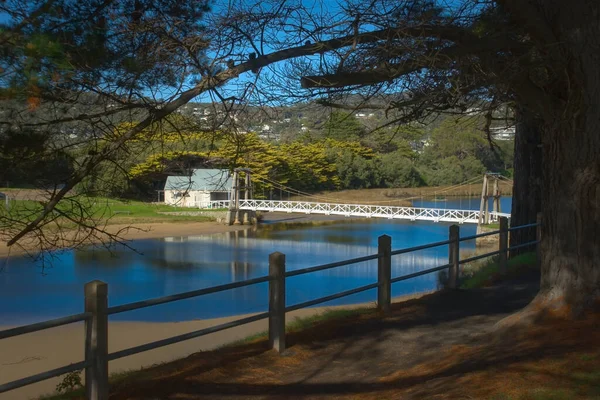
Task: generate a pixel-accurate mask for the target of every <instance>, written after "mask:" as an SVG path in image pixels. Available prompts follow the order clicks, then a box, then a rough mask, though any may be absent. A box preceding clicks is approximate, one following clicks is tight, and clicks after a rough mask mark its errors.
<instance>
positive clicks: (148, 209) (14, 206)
mask: <svg viewBox="0 0 600 400" xmlns="http://www.w3.org/2000/svg"><path fill="white" fill-rule="evenodd" d="M42 209H43V205H42V204H41V203H40V202H38V201H33V200H11V201H10V209H9V211H7V210H6V209H5V208H4V207H0V217H3V216H4V217H9V218H13V219H18V220H21V221H31V220H33V219H34V218H36V217H37V216H38V215H39V213H40V212H41V211H42ZM182 211H190V212H196V211H207V210H199V209H195V208H182V207H175V206H170V205H166V204H152V203H144V202H141V201H127V200H118V199H109V198H99V197H84V196H78V197H74V198H72V199H66V200H64V201H62V202H61V203H60V204H59V206H58V207H57V211H56V212H55V213H59V212H64V213H65V214H67V215H70V216H74V219H78V218H77V217H81V216H85V217H86V218H87V219H88V220H90V219H93V220H95V221H96V223H102V224H112V225H114V224H134V223H154V222H201V221H210V220H211V218H210V217H207V216H202V215H194V216H190V215H168V214H160V213H161V212H182ZM210 211H222V210H215V209H213V210H210ZM61 225H62V226H63V227H65V226H67V227H68V225H69V221H68V219H67V218H65V217H62V218H61ZM73 226H75V224H74V223H73Z"/></svg>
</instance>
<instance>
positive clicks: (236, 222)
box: [233, 170, 242, 225]
mask: <svg viewBox="0 0 600 400" xmlns="http://www.w3.org/2000/svg"><path fill="white" fill-rule="evenodd" d="M233 179H234V181H235V218H234V219H233V224H234V225H241V224H242V222H241V221H240V173H239V171H237V170H236V171H235V173H234V178H233Z"/></svg>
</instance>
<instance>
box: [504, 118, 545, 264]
mask: <svg viewBox="0 0 600 400" xmlns="http://www.w3.org/2000/svg"><path fill="white" fill-rule="evenodd" d="M515 116H516V121H517V123H516V134H515V156H514V178H513V197H512V210H511V218H510V219H511V225H512V226H521V225H527V224H531V223H534V222H535V221H536V217H537V214H538V213H539V212H540V211H541V207H542V145H541V129H542V121H541V120H540V119H539V118H536V117H535V116H533V115H532V114H531V113H530V112H528V110H526V109H524V108H521V107H518V108H517V109H516V110H515ZM535 239H536V228H526V229H520V230H517V231H513V232H511V234H510V247H513V246H518V245H520V244H524V243H528V242H532V241H534V240H535ZM531 251H533V247H530V248H529V247H528V248H520V249H516V250H513V251H511V252H510V256H511V257H514V256H517V255H519V254H523V253H527V252H531Z"/></svg>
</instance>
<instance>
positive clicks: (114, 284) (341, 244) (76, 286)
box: [0, 200, 509, 325]
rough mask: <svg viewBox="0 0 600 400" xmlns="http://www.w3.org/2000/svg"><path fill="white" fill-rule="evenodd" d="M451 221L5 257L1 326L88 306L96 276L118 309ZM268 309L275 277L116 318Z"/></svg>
mask: <svg viewBox="0 0 600 400" xmlns="http://www.w3.org/2000/svg"><path fill="white" fill-rule="evenodd" d="M463 201H464V200H463ZM435 204H438V205H439V202H435ZM447 204H448V208H455V207H454V206H451V204H452V203H451V202H450V201H448V202H447ZM462 206H463V207H465V206H466V205H465V204H464V203H463V204H462ZM477 207H478V206H477ZM440 208H441V207H440ZM503 210H507V211H508V210H509V209H508V208H506V209H505V208H503ZM448 227H449V224H443V223H437V224H436V223H432V222H409V221H398V220H383V219H372V220H364V221H357V222H356V221H355V222H341V223H335V224H330V225H323V226H295V227H286V226H282V225H281V224H279V225H271V226H263V227H259V228H258V229H254V230H253V229H250V230H247V231H240V232H230V233H226V234H216V235H204V236H189V237H170V238H163V239H152V240H139V241H133V242H132V243H131V245H132V246H133V247H134V248H135V249H136V250H137V251H138V252H139V253H135V252H132V251H131V250H128V249H125V248H116V249H113V251H112V252H108V251H106V250H104V249H88V250H75V251H66V252H63V253H61V254H56V257H55V258H54V259H53V260H51V265H50V266H48V265H46V266H44V267H42V266H41V265H40V263H39V262H33V261H32V260H31V259H29V258H25V257H21V258H18V257H17V258H10V259H8V260H1V259H0V325H16V324H24V323H31V322H36V321H42V320H45V319H49V318H56V317H60V316H64V315H67V314H74V313H79V312H81V311H82V310H83V286H84V284H85V283H86V282H89V281H91V280H94V279H99V280H102V281H104V282H107V283H108V287H109V305H110V306H112V305H118V304H123V303H128V302H132V301H139V300H144V299H148V298H153V297H159V296H165V295H170V294H174V293H180V292H184V291H189V290H195V289H201V288H206V287H211V286H215V285H220V284H225V283H229V282H234V281H241V280H245V279H250V278H255V277H261V276H265V275H267V273H268V255H269V254H270V253H272V252H274V251H279V252H282V253H284V254H285V255H286V268H287V269H288V270H295V269H300V268H305V267H310V266H314V265H319V264H324V263H329V262H333V261H340V260H345V259H348V258H354V257H361V256H364V255H369V254H375V253H376V252H377V238H378V236H380V235H383V234H387V235H390V236H391V237H392V248H393V249H399V248H406V247H412V246H416V245H421V244H426V243H431V242H436V241H443V240H446V239H447V237H448ZM475 229H476V227H475V225H468V224H465V225H462V226H461V235H462V236H466V235H472V234H474V233H475ZM473 246H474V244H473V243H472V242H470V243H469V242H465V243H463V244H462V245H461V248H463V249H469V248H472V247H473ZM447 260H448V250H447V247H446V246H441V247H438V248H435V249H428V250H423V251H419V252H414V253H410V254H405V255H401V256H394V257H393V258H392V276H393V277H395V276H400V275H405V274H408V273H412V272H416V271H420V270H423V269H427V268H431V267H435V266H438V265H443V264H446V263H447ZM376 277H377V262H376V261H369V262H363V263H359V264H354V265H350V266H345V267H339V268H335V269H330V270H326V271H321V272H317V273H312V274H307V275H300V276H297V277H292V278H289V279H288V280H287V282H286V297H287V304H288V305H293V304H296V303H300V302H303V301H307V300H311V299H314V298H317V297H321V296H326V295H329V294H334V293H336V292H340V291H343V290H348V289H352V288H355V287H358V286H362V285H367V284H369V283H373V282H375V281H376V279H377V278H376ZM437 285H438V283H437V275H436V274H428V275H424V276H420V277H417V278H414V279H410V280H407V281H403V282H398V283H396V284H394V285H393V288H392V291H393V295H394V296H398V295H402V294H409V293H415V292H421V291H427V290H432V289H435V288H436V287H437ZM375 299H376V293H375V290H370V291H367V292H363V293H359V294H356V295H353V296H350V297H346V298H343V299H338V300H335V301H332V302H329V303H327V304H328V305H335V304H350V303H359V302H371V301H375ZM267 307H268V300H267V284H266V283H263V284H259V285H254V286H249V287H244V288H239V289H235V290H230V291H226V292H221V293H215V294H211V295H207V296H202V297H197V298H194V299H189V300H184V301H179V302H174V303H169V304H164V305H160V306H155V307H151V308H146V309H142V310H137V311H132V312H127V313H123V314H118V315H116V316H114V317H111V318H114V319H119V320H136V321H183V320H192V319H201V318H214V317H222V316H229V315H237V314H245V313H250V312H258V311H264V310H266V309H267Z"/></svg>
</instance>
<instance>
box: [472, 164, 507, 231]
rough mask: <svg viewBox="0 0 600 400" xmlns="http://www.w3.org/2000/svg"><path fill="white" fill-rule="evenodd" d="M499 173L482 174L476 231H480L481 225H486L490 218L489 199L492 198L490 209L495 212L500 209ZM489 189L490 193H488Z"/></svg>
mask: <svg viewBox="0 0 600 400" xmlns="http://www.w3.org/2000/svg"><path fill="white" fill-rule="evenodd" d="M499 176H500V174H497V173H492V172H487V173H486V174H485V175H484V176H483V186H482V188H481V203H480V206H479V221H478V222H477V233H481V225H487V224H489V223H490V222H492V221H491V218H490V211H489V210H490V206H489V204H490V200H492V211H493V212H495V213H499V212H502V211H501V210H500V196H501V195H500V188H499V185H498V182H499V178H498V177H499ZM490 189H491V193H490Z"/></svg>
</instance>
